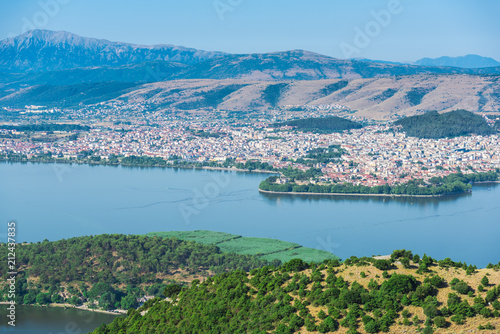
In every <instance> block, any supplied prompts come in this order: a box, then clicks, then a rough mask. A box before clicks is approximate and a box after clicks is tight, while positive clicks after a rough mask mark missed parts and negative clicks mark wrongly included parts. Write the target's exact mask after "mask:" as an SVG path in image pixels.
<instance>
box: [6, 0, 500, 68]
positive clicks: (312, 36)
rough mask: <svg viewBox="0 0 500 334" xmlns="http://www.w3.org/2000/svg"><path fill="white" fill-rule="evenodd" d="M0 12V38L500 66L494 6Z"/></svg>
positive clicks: (374, 3) (414, 2)
mask: <svg viewBox="0 0 500 334" xmlns="http://www.w3.org/2000/svg"><path fill="white" fill-rule="evenodd" d="M1 9H2V10H1V12H0V39H4V38H7V37H12V36H15V35H19V34H21V33H23V32H25V31H27V30H30V29H48V30H64V31H68V32H72V33H75V34H78V35H81V36H85V37H94V38H102V39H108V40H111V41H121V42H129V43H135V44H147V45H149V44H174V45H181V46H186V47H193V48H197V49H203V50H210V51H224V52H229V53H255V52H273V51H283V50H293V49H303V50H308V51H313V52H317V53H321V54H325V55H329V56H333V57H336V58H369V59H376V60H388V61H415V60H418V59H420V58H423V57H430V58H436V57H440V56H463V55H466V54H479V55H481V56H486V57H492V58H494V59H496V60H498V61H500V43H499V38H498V36H499V32H500V20H499V19H498V14H499V13H500V1H498V0H475V1H473V0H438V1H436V0H308V1H305V0H175V1H174V0H141V1H137V0H134V1H131V0H16V1H9V0H3V1H2V4H1Z"/></svg>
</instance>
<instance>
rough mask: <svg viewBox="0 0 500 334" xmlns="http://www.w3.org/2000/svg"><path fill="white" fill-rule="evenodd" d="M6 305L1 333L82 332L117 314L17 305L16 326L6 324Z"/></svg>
mask: <svg viewBox="0 0 500 334" xmlns="http://www.w3.org/2000/svg"><path fill="white" fill-rule="evenodd" d="M6 315H7V313H6V305H0V316H1V319H2V320H1V321H0V333H22V334H82V333H88V332H89V331H93V330H94V329H96V328H98V327H99V326H100V325H102V324H104V323H106V324H109V323H111V322H112V321H113V320H114V319H115V318H116V316H114V315H109V314H103V313H97V312H89V311H81V310H76V309H63V308H59V307H57V308H46V307H36V306H19V305H18V306H17V307H16V326H15V327H12V326H8V325H7V324H6V319H7V317H6Z"/></svg>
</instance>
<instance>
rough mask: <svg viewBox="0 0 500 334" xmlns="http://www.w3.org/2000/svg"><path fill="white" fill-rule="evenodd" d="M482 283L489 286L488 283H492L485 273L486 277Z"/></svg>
mask: <svg viewBox="0 0 500 334" xmlns="http://www.w3.org/2000/svg"><path fill="white" fill-rule="evenodd" d="M481 284H482V285H484V286H488V284H490V280H489V279H488V277H487V276H486V275H484V277H483V278H482V279H481Z"/></svg>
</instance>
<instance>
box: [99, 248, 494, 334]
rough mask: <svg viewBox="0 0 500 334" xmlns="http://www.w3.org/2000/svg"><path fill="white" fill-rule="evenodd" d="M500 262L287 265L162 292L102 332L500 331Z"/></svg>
mask: <svg viewBox="0 0 500 334" xmlns="http://www.w3.org/2000/svg"><path fill="white" fill-rule="evenodd" d="M499 269H500V263H499V264H498V265H489V266H488V269H481V270H477V268H475V267H474V266H472V265H467V264H465V263H461V262H454V261H452V260H450V259H449V258H448V259H445V260H441V261H436V260H435V259H432V258H431V257H428V256H426V255H425V254H424V256H423V257H422V258H420V256H418V255H414V254H412V252H411V251H406V250H398V251H394V252H393V254H392V256H391V257H388V258H386V259H375V258H366V257H364V258H357V257H354V256H353V257H351V258H349V259H347V260H346V261H345V262H344V263H343V264H341V263H339V262H338V261H337V260H328V261H324V262H323V263H321V264H307V263H305V262H303V261H301V260H292V261H290V262H288V263H286V264H284V265H282V266H280V267H278V268H275V267H272V266H266V267H263V268H261V269H254V270H252V271H251V272H250V274H248V273H245V272H243V271H233V272H231V273H225V274H221V275H218V276H215V277H213V278H209V279H207V280H206V281H204V282H200V281H193V282H192V284H191V287H190V288H183V289H179V288H175V287H173V286H171V287H169V288H168V289H166V291H165V293H166V294H167V295H168V297H169V298H170V299H169V300H162V299H160V298H158V299H155V300H151V301H149V302H148V303H146V304H145V305H144V306H143V307H141V308H140V309H138V310H131V311H129V313H128V316H127V317H126V318H119V319H116V320H115V321H113V323H111V324H110V325H103V326H101V327H100V328H99V329H97V330H95V331H94V332H93V333H95V334H107V333H110V334H111V333H169V334H173V333H231V334H232V333H279V334H285V333H286V334H288V333H318V332H319V333H329V332H340V333H378V332H390V333H413V332H421V333H433V332H435V333H461V332H469V331H471V329H474V331H476V330H477V329H486V330H490V331H489V332H490V333H493V332H494V331H496V330H498V329H500V325H499V310H500V302H499V301H498V297H499V295H500V286H499V284H500V275H499V273H498V270H499Z"/></svg>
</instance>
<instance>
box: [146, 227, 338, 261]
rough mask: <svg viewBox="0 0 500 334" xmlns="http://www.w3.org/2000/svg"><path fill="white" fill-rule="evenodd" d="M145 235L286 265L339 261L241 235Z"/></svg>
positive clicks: (318, 252) (296, 246)
mask: <svg viewBox="0 0 500 334" xmlns="http://www.w3.org/2000/svg"><path fill="white" fill-rule="evenodd" d="M146 236H156V237H165V238H171V237H175V238H178V239H180V240H186V241H194V242H197V243H201V244H205V245H216V246H217V247H219V248H220V250H221V251H222V252H225V253H236V254H241V255H254V256H256V257H258V258H261V259H264V260H267V261H273V260H280V261H281V262H288V261H290V260H292V259H297V258H298V259H302V260H304V261H306V262H322V261H324V260H333V259H339V257H337V256H336V255H333V254H332V253H330V252H327V251H324V250H319V249H314V248H307V247H302V246H301V245H299V244H296V243H292V242H287V241H281V240H276V239H267V238H251V237H242V236H241V235H236V234H229V233H223V232H213V231H203V230H197V231H172V232H151V233H148V234H146Z"/></svg>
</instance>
